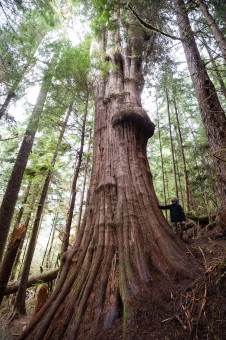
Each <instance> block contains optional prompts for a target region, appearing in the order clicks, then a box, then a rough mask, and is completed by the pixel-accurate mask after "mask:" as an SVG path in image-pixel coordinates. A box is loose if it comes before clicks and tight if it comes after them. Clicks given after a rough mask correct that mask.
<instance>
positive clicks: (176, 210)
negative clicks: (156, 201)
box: [159, 203, 185, 222]
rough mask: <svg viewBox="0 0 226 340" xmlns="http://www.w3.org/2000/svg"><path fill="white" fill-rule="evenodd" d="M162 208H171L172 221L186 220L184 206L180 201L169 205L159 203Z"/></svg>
mask: <svg viewBox="0 0 226 340" xmlns="http://www.w3.org/2000/svg"><path fill="white" fill-rule="evenodd" d="M159 208H160V209H163V210H167V209H169V210H170V221H171V222H182V221H184V220H185V214H184V210H183V208H182V206H181V205H180V204H178V203H176V204H169V205H159Z"/></svg>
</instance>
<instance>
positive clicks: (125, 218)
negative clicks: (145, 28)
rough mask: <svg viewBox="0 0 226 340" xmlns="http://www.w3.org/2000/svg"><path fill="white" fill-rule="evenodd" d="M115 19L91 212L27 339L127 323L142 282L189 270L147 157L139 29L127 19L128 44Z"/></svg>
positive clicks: (98, 89) (99, 107) (99, 81)
mask: <svg viewBox="0 0 226 340" xmlns="http://www.w3.org/2000/svg"><path fill="white" fill-rule="evenodd" d="M112 20H113V22H112V25H111V27H112V31H109V32H108V40H107V51H106V57H108V58H109V60H110V63H111V65H112V67H110V69H109V71H108V73H107V75H106V78H105V79H103V76H102V77H101V76H99V77H98V76H97V77H96V79H95V80H94V83H93V88H94V96H95V127H94V154H93V166H92V174H91V182H90V188H89V194H88V202H87V207H86V213H85V216H84V219H83V223H82V225H81V228H80V229H79V231H78V234H77V238H76V242H75V244H74V245H73V247H72V248H71V249H70V250H69V251H67V252H66V253H65V254H64V256H63V259H64V261H65V262H64V265H63V267H62V271H61V275H60V278H59V280H58V283H57V286H56V288H55V290H54V292H53V293H52V295H51V296H50V298H49V299H48V301H47V302H46V304H45V305H44V306H43V308H42V309H41V310H40V312H39V313H38V314H37V315H36V316H35V318H34V319H33V321H32V323H31V324H30V325H29V326H28V327H27V328H26V329H25V331H24V333H23V334H22V336H21V337H20V339H23V340H24V339H36V340H37V339H59V338H61V337H63V338H64V339H65V340H66V339H77V338H80V339H84V330H85V338H86V339H90V338H92V335H93V333H92V331H93V330H94V328H95V327H98V328H99V329H106V328H107V327H109V326H111V325H112V324H113V322H114V321H115V320H116V319H118V318H122V319H123V320H122V321H123V322H124V329H125V327H126V324H127V322H129V321H130V322H132V321H133V316H134V315H133V309H132V301H134V296H135V295H136V297H137V296H138V293H139V292H141V291H142V290H143V289H145V287H146V289H148V290H149V291H152V288H153V285H152V284H153V280H154V277H155V279H157V278H158V279H160V277H162V279H163V280H164V279H165V280H166V279H167V278H168V279H169V278H172V277H173V276H174V275H175V273H180V275H182V276H183V275H189V274H190V268H191V267H190V265H189V262H190V260H191V258H189V259H188V255H187V254H186V253H185V252H184V250H183V243H182V242H181V241H180V240H179V239H178V238H177V236H176V235H174V234H173V232H172V231H171V229H170V227H169V225H168V223H167V221H166V220H165V218H164V216H163V215H162V213H161V211H160V210H159V208H158V203H157V198H156V195H155V193H154V189H153V183H152V177H151V173H150V169H149V165H148V161H147V155H146V145H147V140H148V138H149V137H151V136H152V135H153V132H154V126H153V123H152V122H151V121H150V118H149V117H148V115H147V113H146V112H145V111H144V110H143V109H142V107H141V98H140V96H141V91H142V85H143V77H142V55H143V53H142V52H143V42H144V41H143V38H142V37H143V35H142V31H140V30H139V28H137V26H136V25H130V26H129V25H128V26H127V27H126V28H125V29H127V32H126V38H127V47H126V48H125V49H124V50H123V48H122V47H121V48H120V40H119V33H122V30H119V27H118V18H117V16H115V17H114V18H113V19H112ZM117 27H118V29H116V28H117ZM101 47H102V48H103V45H99V50H98V55H99V54H100V51H101ZM131 56H132V57H131ZM155 275H156V276H155ZM158 275H159V276H160V277H158ZM158 282H159V281H158Z"/></svg>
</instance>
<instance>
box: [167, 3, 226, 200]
mask: <svg viewBox="0 0 226 340" xmlns="http://www.w3.org/2000/svg"><path fill="white" fill-rule="evenodd" d="M174 4H175V8H176V14H177V23H178V27H179V31H180V36H181V39H182V44H183V48H184V52H185V57H186V59H187V64H188V69H189V72H190V75H191V78H192V81H193V85H194V88H195V91H196V96H197V100H198V104H199V108H200V112H201V116H202V120H203V123H204V127H205V130H206V135H207V138H208V142H209V146H210V150H211V153H212V156H213V159H214V165H215V170H216V174H217V177H218V182H219V185H220V189H221V195H220V196H221V197H220V198H221V202H222V204H223V205H225V204H226V162H225V160H226V117H225V113H224V111H223V109H222V107H221V105H220V102H219V99H218V97H217V93H216V90H215V88H214V85H213V83H212V82H211V80H210V78H209V76H208V74H207V71H206V68H205V65H204V63H203V61H202V59H201V57H200V53H199V51H198V48H197V45H196V42H195V39H194V36H193V32H192V30H191V26H190V22H189V19H188V15H187V11H186V8H185V4H184V1H183V0H174Z"/></svg>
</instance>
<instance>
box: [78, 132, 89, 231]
mask: <svg viewBox="0 0 226 340" xmlns="http://www.w3.org/2000/svg"><path fill="white" fill-rule="evenodd" d="M91 139H92V129H90V132H89V145H88V150H87V153H88V156H87V157H86V163H85V174H84V180H83V186H82V193H81V199H80V204H79V211H78V219H77V228H78V229H79V228H80V226H81V219H82V212H83V201H84V195H85V189H86V178H87V173H88V169H89V162H90V156H89V152H90V145H91Z"/></svg>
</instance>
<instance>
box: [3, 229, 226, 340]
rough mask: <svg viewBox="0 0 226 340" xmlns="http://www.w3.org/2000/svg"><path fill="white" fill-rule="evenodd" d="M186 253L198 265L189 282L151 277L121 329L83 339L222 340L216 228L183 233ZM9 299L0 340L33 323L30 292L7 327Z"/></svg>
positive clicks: (222, 280)
mask: <svg viewBox="0 0 226 340" xmlns="http://www.w3.org/2000/svg"><path fill="white" fill-rule="evenodd" d="M183 242H185V244H186V249H187V252H189V253H191V254H192V256H194V257H195V258H196V259H197V263H198V264H199V266H201V267H202V270H201V274H199V275H198V276H197V277H196V278H195V279H194V280H193V281H191V280H180V279H178V282H170V281H169V280H166V279H164V278H160V277H159V275H158V274H157V273H153V282H152V289H151V290H150V291H147V290H145V289H144V290H141V291H140V293H139V294H138V295H137V296H136V297H135V298H134V301H133V306H132V308H133V311H134V320H133V321H131V323H130V324H129V325H128V326H127V327H126V329H124V328H123V325H122V322H121V319H118V320H117V321H116V322H115V324H114V326H113V327H111V328H109V329H107V330H106V331H105V332H104V333H103V331H100V332H99V331H98V330H96V331H95V332H94V333H93V334H90V333H89V335H87V336H86V335H85V334H86V333H85V330H84V332H83V335H82V339H87V340H88V339H103V340H108V339H109V340H111V339H112V340H113V339H128V340H132V339H165V340H172V339H218V340H223V339H225V334H226V253H225V251H226V237H225V235H224V234H222V230H221V228H220V227H219V226H218V225H216V226H214V227H213V228H212V227H211V228H210V229H208V228H207V227H193V228H190V229H188V230H186V231H184V236H183ZM12 300H13V296H12V295H11V296H10V297H9V298H6V299H5V301H4V304H3V306H2V308H1V314H0V339H1V340H8V339H17V338H18V337H19V335H20V334H21V333H22V330H23V329H24V328H25V327H26V325H27V324H28V323H29V321H30V320H31V319H32V317H33V314H34V309H35V304H36V301H35V288H30V289H29V290H28V293H27V315H26V316H24V317H21V318H19V319H16V320H14V321H13V322H11V323H9V319H10V317H11V314H12V307H11V306H12Z"/></svg>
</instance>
